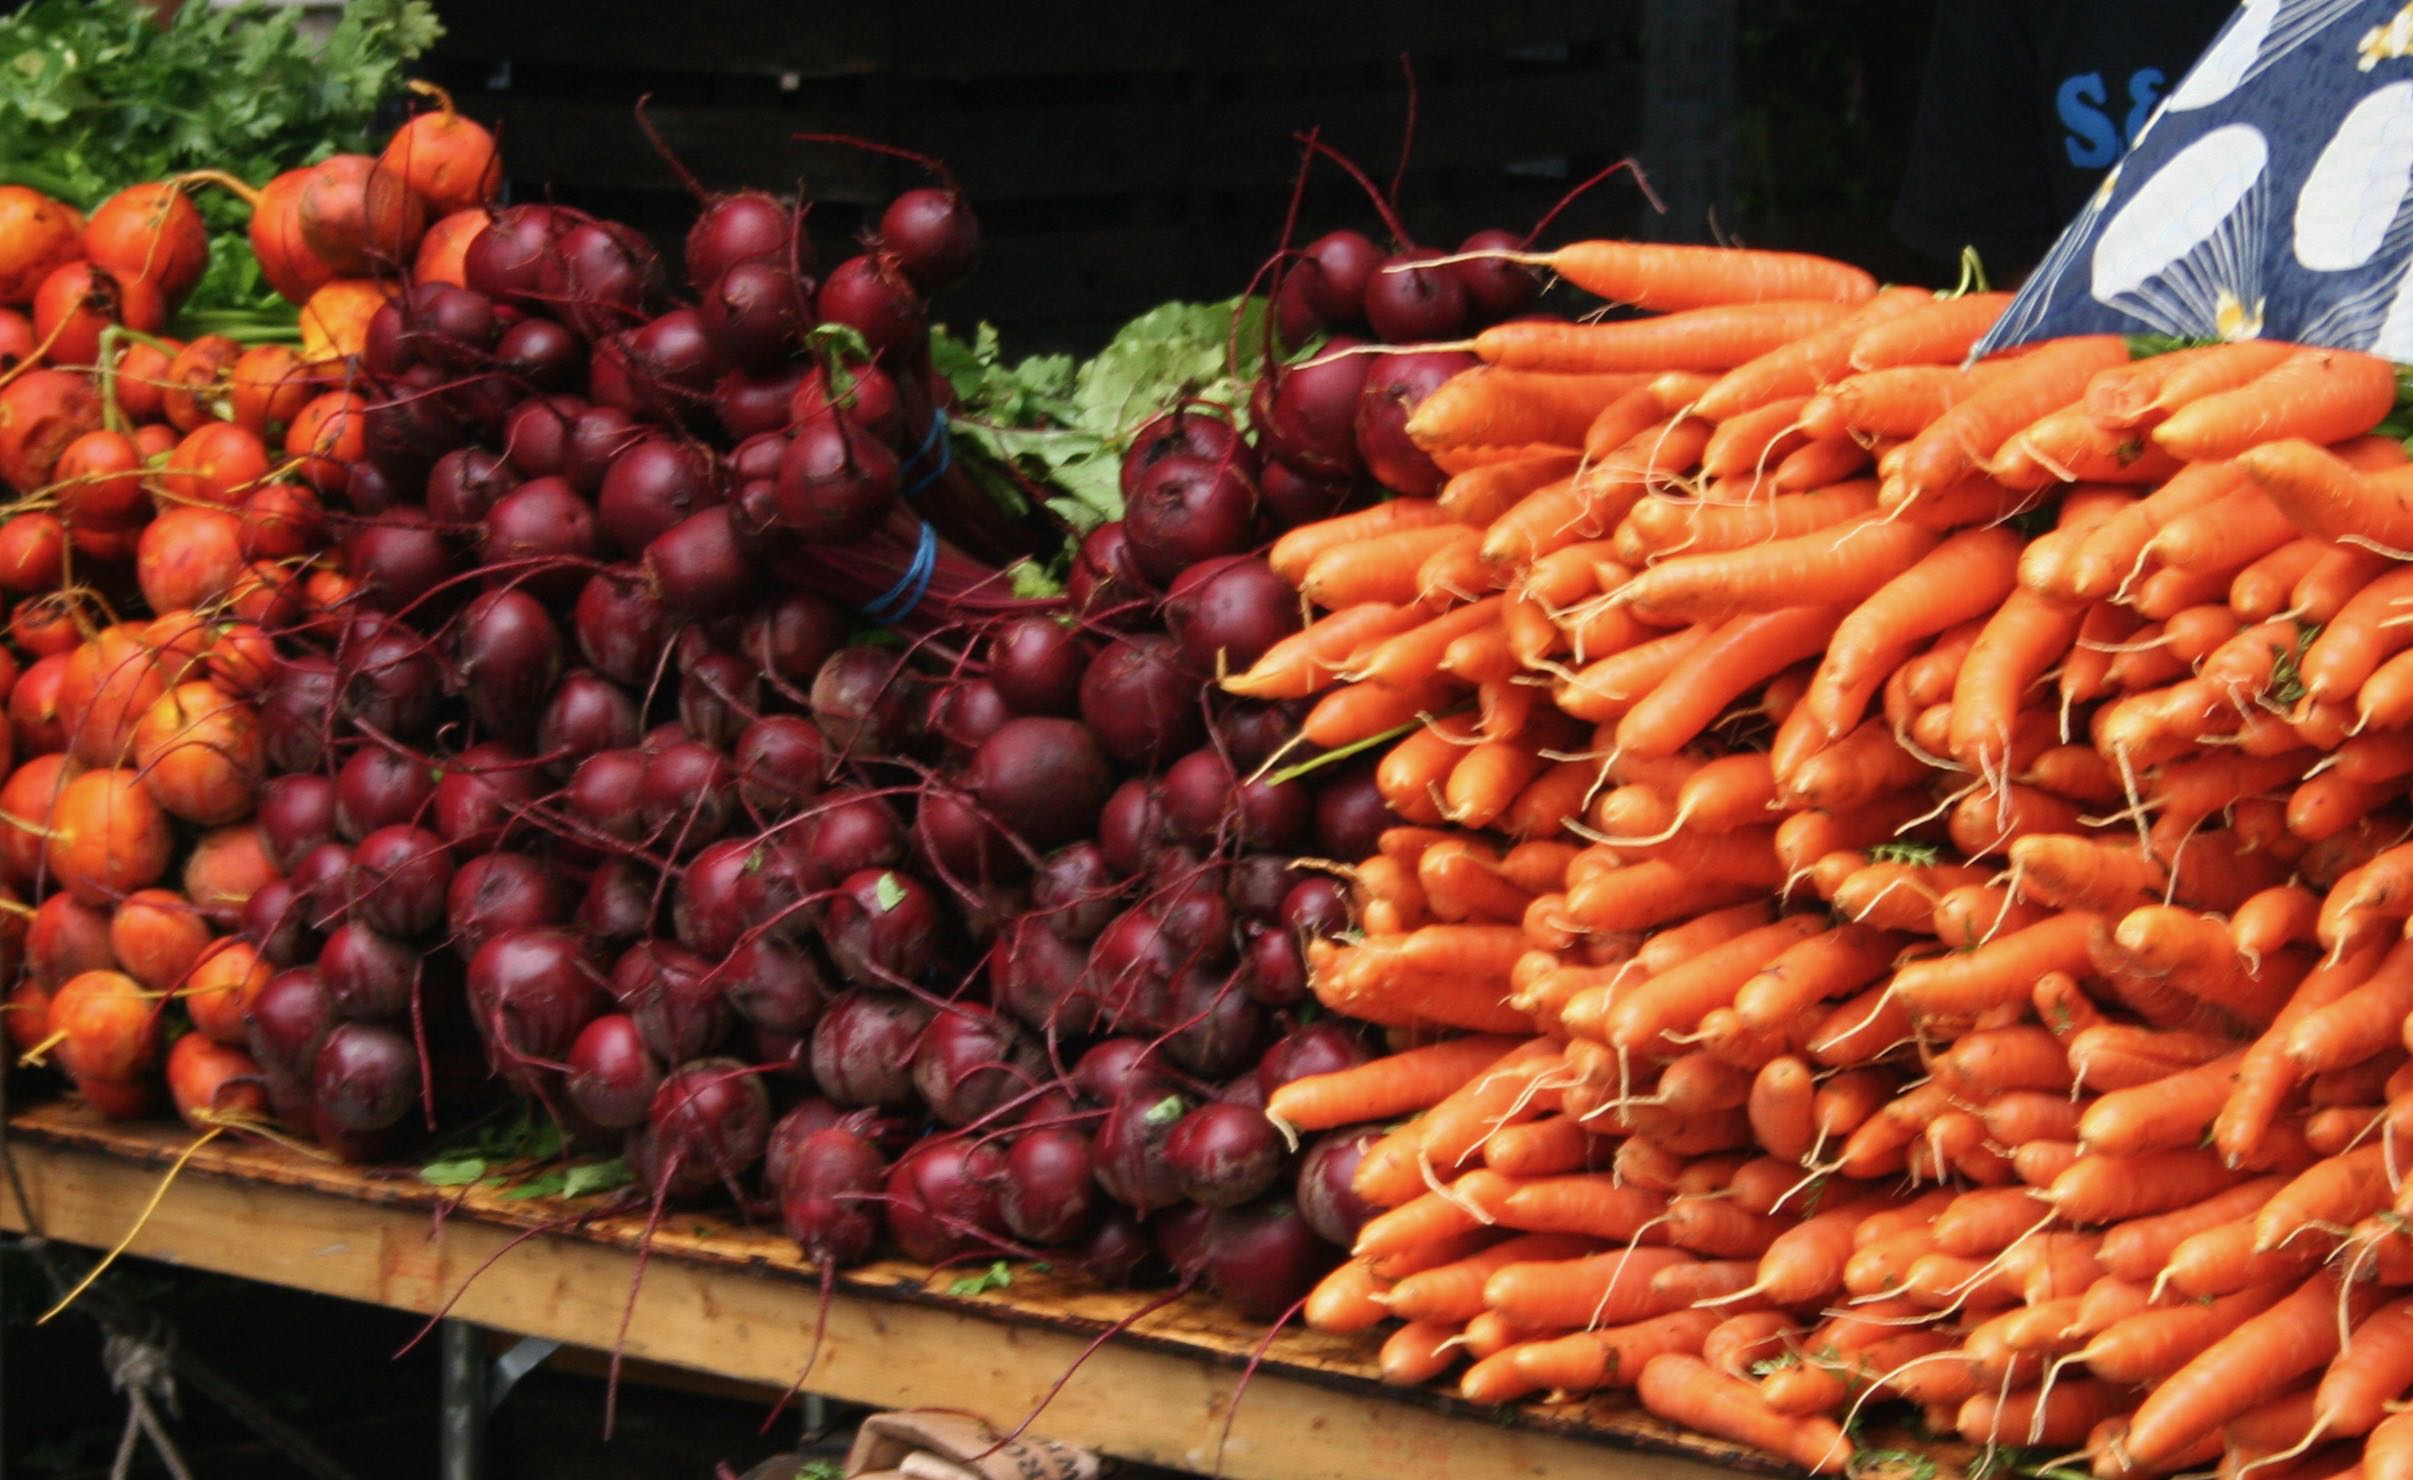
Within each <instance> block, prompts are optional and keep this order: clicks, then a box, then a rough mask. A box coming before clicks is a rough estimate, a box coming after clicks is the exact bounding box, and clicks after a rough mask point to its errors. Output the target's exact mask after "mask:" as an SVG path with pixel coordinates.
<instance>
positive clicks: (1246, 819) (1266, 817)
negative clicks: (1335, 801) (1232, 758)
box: [1232, 777, 1315, 854]
mask: <svg viewBox="0 0 2413 1480" xmlns="http://www.w3.org/2000/svg"><path fill="white" fill-rule="evenodd" d="M1232 802H1233V805H1234V808H1235V810H1236V813H1237V816H1236V819H1235V821H1236V826H1235V828H1234V833H1235V835H1236V836H1237V837H1238V838H1239V839H1240V845H1241V846H1242V847H1244V848H1262V849H1265V850H1267V851H1268V852H1273V853H1282V854H1296V853H1298V852H1300V851H1301V850H1302V849H1303V848H1304V847H1305V846H1306V843H1307V839H1308V837H1309V835H1310V834H1311V833H1313V832H1314V830H1315V795H1314V793H1312V792H1310V791H1309V790H1308V789H1307V783H1306V782H1305V781H1303V780H1293V781H1285V782H1281V783H1279V784H1277V783H1275V782H1274V781H1273V780H1271V779H1270V778H1267V777H1257V778H1254V779H1251V778H1248V777H1242V778H1241V779H1240V780H1239V781H1237V782H1235V783H1234V785H1233V787H1232Z"/></svg>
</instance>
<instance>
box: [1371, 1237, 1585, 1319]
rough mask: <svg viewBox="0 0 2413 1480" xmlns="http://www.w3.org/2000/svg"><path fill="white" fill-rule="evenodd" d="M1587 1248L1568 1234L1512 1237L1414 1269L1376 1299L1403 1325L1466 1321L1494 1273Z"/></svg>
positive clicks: (1573, 1254) (1480, 1308)
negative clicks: (1459, 1257) (1524, 1262)
mask: <svg viewBox="0 0 2413 1480" xmlns="http://www.w3.org/2000/svg"><path fill="white" fill-rule="evenodd" d="M1591 1249H1592V1242H1591V1240H1589V1239H1586V1238H1582V1237H1579V1236H1576V1235H1572V1234H1559V1233H1522V1234H1515V1235H1512V1236H1510V1237H1508V1238H1504V1239H1501V1240H1500V1241H1499V1242H1498V1243H1495V1244H1492V1245H1490V1246H1489V1247H1487V1248H1485V1249H1482V1250H1480V1251H1479V1252H1477V1253H1474V1254H1470V1255H1468V1256H1467V1257H1465V1258H1463V1259H1456V1260H1452V1261H1451V1262H1449V1263H1447V1264H1440V1265H1435V1266H1434V1267H1432V1268H1430V1269H1423V1270H1418V1271H1417V1272H1416V1273H1414V1274H1411V1275H1408V1276H1407V1277H1405V1278H1404V1279H1401V1280H1400V1281H1399V1282H1398V1283H1396V1284H1394V1285H1392V1286H1391V1288H1390V1289H1389V1291H1388V1292H1386V1293H1385V1294H1384V1295H1383V1296H1382V1297H1381V1298H1382V1301H1383V1303H1384V1304H1386V1305H1387V1306H1388V1307H1389V1309H1390V1313H1391V1314H1392V1315H1394V1316H1397V1317H1399V1318H1400V1319H1402V1320H1408V1321H1436V1322H1465V1321H1470V1320H1473V1319H1474V1318H1475V1317H1476V1316H1478V1315H1480V1314H1481V1313H1482V1311H1483V1282H1484V1281H1485V1280H1487V1279H1489V1278H1490V1277H1491V1275H1492V1272H1493V1271H1495V1270H1498V1269H1503V1268H1505V1267H1507V1266H1508V1265H1511V1264H1515V1263H1517V1262H1519V1261H1520V1260H1536V1259H1572V1258H1575V1257H1576V1256H1578V1255H1580V1254H1585V1253H1589V1252H1590V1251H1591Z"/></svg>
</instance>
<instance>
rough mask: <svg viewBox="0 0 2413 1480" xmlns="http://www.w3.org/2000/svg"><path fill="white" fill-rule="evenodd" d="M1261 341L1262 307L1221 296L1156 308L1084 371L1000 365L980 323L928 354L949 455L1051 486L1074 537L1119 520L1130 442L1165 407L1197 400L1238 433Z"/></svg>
mask: <svg viewBox="0 0 2413 1480" xmlns="http://www.w3.org/2000/svg"><path fill="white" fill-rule="evenodd" d="M1264 343H1265V300H1263V299H1261V298H1250V299H1247V300H1246V301H1243V300H1240V299H1237V298H1231V299H1226V300H1224V301H1223V302H1221V303H1166V304H1160V305H1158V306H1157V307H1155V308H1152V309H1150V310H1149V311H1148V312H1146V313H1144V314H1141V315H1140V316H1139V317H1138V318H1136V319H1133V320H1132V321H1131V322H1130V323H1128V324H1125V325H1124V326H1123V327H1122V329H1121V330H1120V331H1118V332H1117V333H1116V334H1115V336H1114V338H1113V339H1112V340H1111V341H1110V342H1108V344H1107V345H1106V347H1105V348H1104V349H1102V350H1100V351H1098V354H1097V357H1096V358H1095V359H1092V360H1090V361H1089V362H1087V363H1086V364H1079V363H1076V362H1075V361H1074V360H1073V358H1072V356H1070V355H1033V356H1030V357H1028V358H1026V359H1023V360H1022V361H1020V362H1019V363H1016V364H1012V365H1009V364H1007V363H1006V361H1005V357H1004V354H1003V351H1002V348H1001V347H1000V345H999V343H998V338H997V331H996V330H995V329H994V328H992V327H991V326H989V325H987V324H982V325H980V326H979V328H978V329H976V330H975V331H974V332H973V335H972V338H971V339H970V340H969V341H968V342H967V341H965V340H962V339H958V338H956V337H955V336H954V335H952V334H949V333H948V332H947V331H946V330H945V329H944V328H940V329H938V330H936V331H935V332H933V333H932V335H931V337H930V357H931V361H932V363H934V364H935V365H936V366H937V367H938V370H939V372H940V373H941V374H943V375H945V376H946V377H947V380H948V383H949V384H951V385H952V386H953V387H954V388H955V395H956V403H957V404H956V410H955V412H954V413H953V422H952V425H953V428H954V432H955V436H956V439H957V447H958V449H959V450H961V449H962V448H964V447H965V446H966V445H967V444H968V445H969V446H970V447H972V448H973V449H975V450H977V451H978V452H980V453H983V454H985V455H987V456H988V457H991V458H994V459H996V460H997V461H1000V462H1005V463H1011V464H1014V465H1016V466H1018V467H1020V468H1022V469H1023V471H1025V472H1026V473H1029V474H1031V475H1033V476H1035V477H1038V478H1041V479H1043V480H1045V481H1047V482H1049V483H1052V484H1053V485H1055V487H1056V489H1057V490H1058V491H1059V496H1058V497H1055V498H1051V499H1049V500H1048V504H1049V506H1050V507H1051V508H1053V509H1055V511H1056V512H1057V513H1059V514H1061V515H1063V516H1064V518H1065V519H1067V520H1069V521H1070V522H1071V523H1072V524H1073V525H1074V526H1075V527H1076V528H1079V529H1083V530H1086V529H1089V528H1091V527H1093V526H1095V525H1098V524H1101V523H1104V522H1105V521H1107V520H1109V519H1115V518H1119V517H1120V516H1121V515H1122V512H1123V495H1122V484H1121V479H1122V466H1123V454H1124V452H1125V451H1126V450H1128V448H1129V447H1130V443H1131V434H1132V433H1133V432H1135V431H1137V430H1139V428H1140V427H1141V426H1142V425H1143V424H1145V423H1146V422H1147V421H1148V420H1149V419H1150V418H1152V417H1154V416H1156V415H1157V414H1158V413H1160V412H1162V411H1163V410H1165V408H1167V407H1169V406H1173V405H1176V404H1178V403H1180V402H1182V401H1184V400H1188V401H1191V402H1193V403H1196V402H1205V403H1209V404H1211V405H1214V406H1217V407H1220V408H1222V410H1223V411H1224V412H1225V413H1226V414H1227V415H1229V416H1230V417H1231V418H1232V419H1233V420H1234V421H1235V422H1236V423H1239V424H1241V425H1242V427H1243V428H1244V429H1245V426H1246V421H1247V416H1248V395H1249V387H1250V386H1251V385H1252V384H1254V382H1255V381H1256V379H1257V376H1258V374H1259V373H1260V372H1261V371H1262V370H1263V368H1264ZM1235 347H1236V349H1237V357H1236V358H1235V354H1234V351H1235Z"/></svg>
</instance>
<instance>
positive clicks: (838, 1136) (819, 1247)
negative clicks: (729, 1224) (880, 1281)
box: [772, 1106, 888, 1269]
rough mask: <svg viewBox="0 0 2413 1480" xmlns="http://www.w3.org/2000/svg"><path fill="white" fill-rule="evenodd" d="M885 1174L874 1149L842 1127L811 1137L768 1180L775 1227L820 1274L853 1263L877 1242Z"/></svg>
mask: <svg viewBox="0 0 2413 1480" xmlns="http://www.w3.org/2000/svg"><path fill="white" fill-rule="evenodd" d="M798 1108H799V1109H802V1108H803V1107H801V1106H799V1107H798ZM789 1113H790V1114H794V1113H795V1112H794V1111H791V1112H789ZM887 1172H888V1166H887V1163H886V1161H885V1160H883V1159H882V1157H881V1156H880V1152H879V1148H878V1147H876V1146H874V1145H872V1143H871V1142H870V1141H869V1140H867V1139H866V1138H865V1137H863V1136H862V1135H861V1134H859V1133H857V1132H855V1131H852V1130H848V1129H846V1128H844V1127H843V1126H830V1127H828V1128H826V1129H822V1130H817V1131H814V1132H813V1133H812V1134H811V1135H808V1136H806V1137H804V1138H803V1140H802V1142H801V1144H799V1145H798V1146H797V1148H796V1150H795V1152H794V1153H793V1154H792V1155H791V1156H790V1157H789V1158H788V1159H787V1165H786V1167H785V1168H784V1174H783V1175H780V1176H777V1177H775V1178H774V1179H773V1180H772V1190H773V1191H774V1192H775V1193H776V1194H777V1195H778V1198H779V1221H780V1225H781V1226H782V1227H784V1228H785V1229H786V1230H787V1234H788V1237H790V1238H792V1239H794V1240H795V1241H796V1246H797V1247H798V1248H799V1249H802V1250H803V1251H804V1254H805V1257H806V1258H808V1259H810V1260H812V1261H813V1262H814V1263H815V1264H817V1265H820V1266H821V1267H822V1268H824V1269H834V1268H836V1267H838V1266H840V1265H846V1264H854V1263H858V1262H860V1261H861V1260H863V1259H865V1258H868V1257H869V1256H870V1254H871V1251H872V1249H873V1248H874V1247H875V1246H876V1245H877V1244H878V1243H879V1240H880V1225H881V1219H880V1215H879V1208H880V1202H879V1198H880V1191H881V1188H882V1187H883V1186H884V1185H885V1183H886V1180H887Z"/></svg>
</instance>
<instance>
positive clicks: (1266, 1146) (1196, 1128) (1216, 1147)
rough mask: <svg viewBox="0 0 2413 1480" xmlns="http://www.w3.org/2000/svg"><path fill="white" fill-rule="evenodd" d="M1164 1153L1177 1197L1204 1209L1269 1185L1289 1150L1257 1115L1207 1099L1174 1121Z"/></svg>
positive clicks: (1238, 1200)
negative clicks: (1204, 1206)
mask: <svg viewBox="0 0 2413 1480" xmlns="http://www.w3.org/2000/svg"><path fill="white" fill-rule="evenodd" d="M1164 1158H1165V1160H1166V1162H1167V1163H1169V1164H1170V1165H1171V1167H1172V1169H1173V1177H1174V1180H1175V1181H1176V1182H1177V1183H1178V1184H1179V1186H1180V1188H1181V1194H1182V1196H1184V1197H1186V1198H1188V1199H1189V1200H1190V1201H1192V1202H1195V1203H1204V1204H1206V1205H1207V1206H1208V1207H1210V1208H1235V1207H1238V1206H1239V1205H1240V1204H1242V1203H1244V1202H1250V1201H1253V1200H1255V1199H1256V1198H1257V1197H1258V1196H1259V1195H1261V1194H1263V1193H1264V1192H1266V1191H1267V1190H1268V1189H1270V1188H1271V1187H1272V1186H1273V1185H1274V1182H1275V1180H1276V1179H1277V1178H1279V1177H1280V1176H1281V1175H1282V1166H1283V1163H1284V1162H1285V1161H1287V1160H1288V1159H1289V1153H1288V1151H1287V1150H1286V1149H1285V1148H1284V1146H1283V1144H1282V1136H1281V1133H1280V1132H1278V1131H1276V1130H1275V1129H1274V1127H1273V1123H1272V1122H1271V1121H1269V1120H1267V1119H1266V1118H1265V1117H1264V1116H1263V1115H1262V1114H1260V1113H1258V1112H1257V1111H1255V1110H1251V1109H1248V1108H1246V1107H1245V1106H1241V1105H1234V1104H1230V1103H1228V1102H1225V1101H1220V1100H1210V1101H1208V1102H1207V1103H1206V1104H1203V1105H1200V1106H1198V1107H1197V1108H1196V1109H1194V1110H1192V1111H1191V1112H1190V1113H1189V1114H1187V1115H1184V1116H1183V1117H1182V1118H1181V1119H1180V1120H1179V1121H1178V1122H1176V1123H1175V1124H1174V1126H1173V1130H1172V1132H1171V1134H1169V1135H1167V1136H1166V1137H1165V1143H1164Z"/></svg>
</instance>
